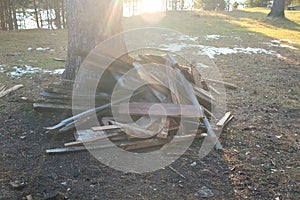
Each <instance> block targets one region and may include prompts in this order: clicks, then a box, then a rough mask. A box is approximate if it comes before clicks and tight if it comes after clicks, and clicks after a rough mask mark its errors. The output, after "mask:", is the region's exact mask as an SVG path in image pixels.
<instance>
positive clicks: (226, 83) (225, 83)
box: [205, 78, 239, 90]
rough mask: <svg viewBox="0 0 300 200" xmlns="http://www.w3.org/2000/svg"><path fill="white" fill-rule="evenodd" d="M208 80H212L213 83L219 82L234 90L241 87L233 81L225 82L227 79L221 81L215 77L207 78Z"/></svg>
mask: <svg viewBox="0 0 300 200" xmlns="http://www.w3.org/2000/svg"><path fill="white" fill-rule="evenodd" d="M205 80H206V81H208V82H212V83H217V84H223V85H224V87H226V88H228V89H232V90H236V89H238V88H239V87H238V86H237V85H234V84H232V83H228V82H225V81H219V80H214V79H209V78H207V79H205Z"/></svg>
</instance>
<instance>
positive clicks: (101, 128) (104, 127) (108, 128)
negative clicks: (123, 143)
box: [91, 125, 120, 131]
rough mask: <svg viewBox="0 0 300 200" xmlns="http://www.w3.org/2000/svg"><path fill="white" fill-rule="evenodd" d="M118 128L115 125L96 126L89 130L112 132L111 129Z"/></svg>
mask: <svg viewBox="0 0 300 200" xmlns="http://www.w3.org/2000/svg"><path fill="white" fill-rule="evenodd" d="M118 128H120V126H117V125H108V126H97V127H92V128H91V129H92V130H93V131H105V130H112V129H118Z"/></svg>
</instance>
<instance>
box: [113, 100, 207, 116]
mask: <svg viewBox="0 0 300 200" xmlns="http://www.w3.org/2000/svg"><path fill="white" fill-rule="evenodd" d="M150 109H151V111H150ZM118 111H119V113H120V114H131V115H148V114H151V115H155V116H170V117H187V118H203V110H202V109H201V107H200V106H194V105H180V104H170V103H139V102H136V103H129V105H128V104H124V103H123V104H120V106H119V108H118ZM149 112H150V113H149Z"/></svg>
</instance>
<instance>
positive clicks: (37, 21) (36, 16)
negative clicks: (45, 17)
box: [33, 0, 40, 28]
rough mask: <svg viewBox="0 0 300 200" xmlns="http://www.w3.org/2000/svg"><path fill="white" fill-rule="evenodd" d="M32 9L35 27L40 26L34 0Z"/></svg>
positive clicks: (34, 0)
mask: <svg viewBox="0 0 300 200" xmlns="http://www.w3.org/2000/svg"><path fill="white" fill-rule="evenodd" d="M33 9H34V15H35V22H36V26H37V28H40V22H39V13H38V8H37V5H36V0H33Z"/></svg>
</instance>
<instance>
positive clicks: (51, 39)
mask: <svg viewBox="0 0 300 200" xmlns="http://www.w3.org/2000/svg"><path fill="white" fill-rule="evenodd" d="M66 33H67V31H66V30H55V31H54V30H36V29H35V30H20V31H0V44H1V48H0V64H1V65H7V66H22V65H30V66H32V67H39V68H43V69H57V68H63V67H64V64H63V63H61V62H57V61H54V60H53V58H55V57H59V58H65V57H66V48H67V34H66ZM39 47H43V48H46V47H49V48H50V49H54V50H55V51H54V52H51V51H36V50H35V49H36V48H39ZM28 48H32V49H33V50H32V51H28ZM12 55H14V56H12Z"/></svg>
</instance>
